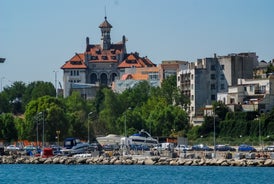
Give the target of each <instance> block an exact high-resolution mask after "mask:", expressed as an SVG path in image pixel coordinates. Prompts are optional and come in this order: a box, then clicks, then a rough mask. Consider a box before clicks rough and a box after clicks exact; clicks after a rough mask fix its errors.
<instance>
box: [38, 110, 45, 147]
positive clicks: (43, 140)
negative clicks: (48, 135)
mask: <svg viewBox="0 0 274 184" xmlns="http://www.w3.org/2000/svg"><path fill="white" fill-rule="evenodd" d="M39 115H42V119H43V138H42V147H44V146H45V113H44V111H42V112H39Z"/></svg>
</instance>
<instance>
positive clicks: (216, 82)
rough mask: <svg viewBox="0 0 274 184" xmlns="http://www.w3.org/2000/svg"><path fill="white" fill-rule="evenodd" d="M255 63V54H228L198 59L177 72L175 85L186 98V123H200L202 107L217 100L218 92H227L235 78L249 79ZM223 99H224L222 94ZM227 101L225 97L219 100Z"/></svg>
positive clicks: (235, 81)
mask: <svg viewBox="0 0 274 184" xmlns="http://www.w3.org/2000/svg"><path fill="white" fill-rule="evenodd" d="M256 64H257V56H256V53H240V54H230V55H227V56H217V55H216V54H215V55H214V57H211V58H204V59H198V60H197V61H196V62H193V63H189V65H188V68H187V69H184V70H181V71H179V72H178V74H177V79H178V81H177V86H178V87H179V88H180V89H181V91H182V93H183V94H185V95H186V96H187V97H189V99H190V105H189V108H188V114H189V119H190V122H191V123H192V124H194V125H200V124H201V123H202V121H203V119H202V117H203V115H204V108H205V106H206V105H211V104H212V103H213V102H214V101H217V100H218V99H217V94H218V93H227V92H228V88H229V86H233V85H236V84H237V80H238V79H239V78H243V79H252V77H253V68H254V67H255V66H256ZM224 98H227V97H226V96H225V97H224ZM223 100H225V101H226V100H227V99H223Z"/></svg>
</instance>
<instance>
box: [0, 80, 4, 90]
mask: <svg viewBox="0 0 274 184" xmlns="http://www.w3.org/2000/svg"><path fill="white" fill-rule="evenodd" d="M3 79H5V77H1V88H0V91H3Z"/></svg>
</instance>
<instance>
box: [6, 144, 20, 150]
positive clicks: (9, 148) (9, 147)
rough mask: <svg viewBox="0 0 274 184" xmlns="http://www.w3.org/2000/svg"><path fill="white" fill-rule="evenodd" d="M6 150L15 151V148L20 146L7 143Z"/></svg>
mask: <svg viewBox="0 0 274 184" xmlns="http://www.w3.org/2000/svg"><path fill="white" fill-rule="evenodd" d="M7 150H8V151H16V150H20V148H19V147H17V146H14V145H9V146H7Z"/></svg>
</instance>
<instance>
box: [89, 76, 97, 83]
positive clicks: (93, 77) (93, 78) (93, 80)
mask: <svg viewBox="0 0 274 184" xmlns="http://www.w3.org/2000/svg"><path fill="white" fill-rule="evenodd" d="M96 82H97V75H96V74H95V73H92V74H91V76H90V83H91V84H95V83H96Z"/></svg>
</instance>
